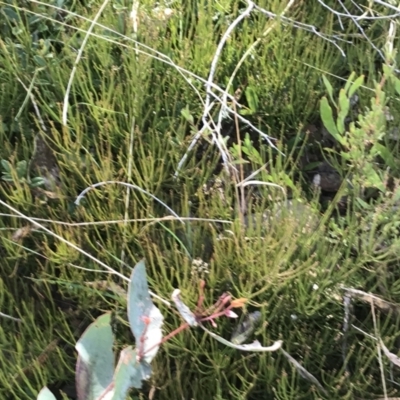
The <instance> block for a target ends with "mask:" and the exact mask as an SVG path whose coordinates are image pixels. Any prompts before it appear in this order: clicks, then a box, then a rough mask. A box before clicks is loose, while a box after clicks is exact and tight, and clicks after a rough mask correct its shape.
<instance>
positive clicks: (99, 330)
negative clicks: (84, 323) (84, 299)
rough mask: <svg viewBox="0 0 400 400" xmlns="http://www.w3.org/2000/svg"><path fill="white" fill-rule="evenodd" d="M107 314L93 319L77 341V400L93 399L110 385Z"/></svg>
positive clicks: (111, 362)
mask: <svg viewBox="0 0 400 400" xmlns="http://www.w3.org/2000/svg"><path fill="white" fill-rule="evenodd" d="M110 320H111V314H110V313H107V314H104V315H101V316H100V317H99V318H97V319H96V320H95V321H94V322H93V323H92V324H90V325H89V327H88V328H87V329H86V331H85V332H84V333H83V335H82V336H81V338H80V339H79V340H78V343H77V344H76V346H75V348H76V350H77V351H78V354H79V356H78V362H77V364H76V376H75V379H76V391H77V396H78V400H96V399H97V398H98V397H99V396H100V395H101V394H102V393H103V392H104V390H105V389H106V388H107V386H108V385H109V384H110V383H111V382H112V378H113V374H114V353H113V350H112V348H113V343H114V337H113V333H112V329H111V325H110Z"/></svg>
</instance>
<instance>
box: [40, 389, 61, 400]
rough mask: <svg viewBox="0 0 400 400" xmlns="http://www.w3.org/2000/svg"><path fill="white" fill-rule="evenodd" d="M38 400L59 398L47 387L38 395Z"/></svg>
mask: <svg viewBox="0 0 400 400" xmlns="http://www.w3.org/2000/svg"><path fill="white" fill-rule="evenodd" d="M37 400H57V397H56V396H54V394H53V393H51V392H50V390H49V389H48V388H47V387H46V386H45V387H44V388H43V389H42V390H41V391H40V392H39V394H38V397H37Z"/></svg>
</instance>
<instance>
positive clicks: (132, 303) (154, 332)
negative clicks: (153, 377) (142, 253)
mask: <svg viewBox="0 0 400 400" xmlns="http://www.w3.org/2000/svg"><path fill="white" fill-rule="evenodd" d="M163 319H164V318H163V316H162V315H161V312H160V310H159V309H158V308H157V307H156V306H155V305H154V304H153V302H152V301H151V298H150V294H149V288H148V285H147V276H146V267H145V264H144V260H142V261H140V262H139V263H138V264H137V265H136V266H135V267H134V268H133V271H132V275H131V281H130V283H129V289H128V320H129V325H130V328H131V330H132V333H133V335H134V336H135V340H136V351H137V352H138V353H139V352H140V353H141V354H142V355H143V356H144V360H145V361H146V362H148V363H150V362H151V360H152V359H153V358H154V357H155V355H156V354H157V351H158V348H159V346H158V345H157V344H159V343H160V342H161V340H162V330H161V326H162V324H163Z"/></svg>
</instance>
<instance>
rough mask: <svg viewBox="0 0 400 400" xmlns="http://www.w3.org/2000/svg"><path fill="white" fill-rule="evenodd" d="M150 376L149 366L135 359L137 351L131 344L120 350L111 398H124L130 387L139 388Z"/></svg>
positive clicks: (117, 399)
mask: <svg viewBox="0 0 400 400" xmlns="http://www.w3.org/2000/svg"><path fill="white" fill-rule="evenodd" d="M150 376H151V366H150V365H149V364H148V363H146V362H145V361H140V362H139V361H138V360H137V352H136V351H135V350H134V349H133V348H132V346H129V347H126V348H125V349H123V350H122V351H121V354H120V357H119V361H118V365H117V368H116V370H115V374H114V388H113V396H112V400H125V399H126V396H127V393H128V391H129V389H130V388H132V387H134V388H136V389H140V388H141V387H142V381H143V380H146V379H148V378H149V377H150Z"/></svg>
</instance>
